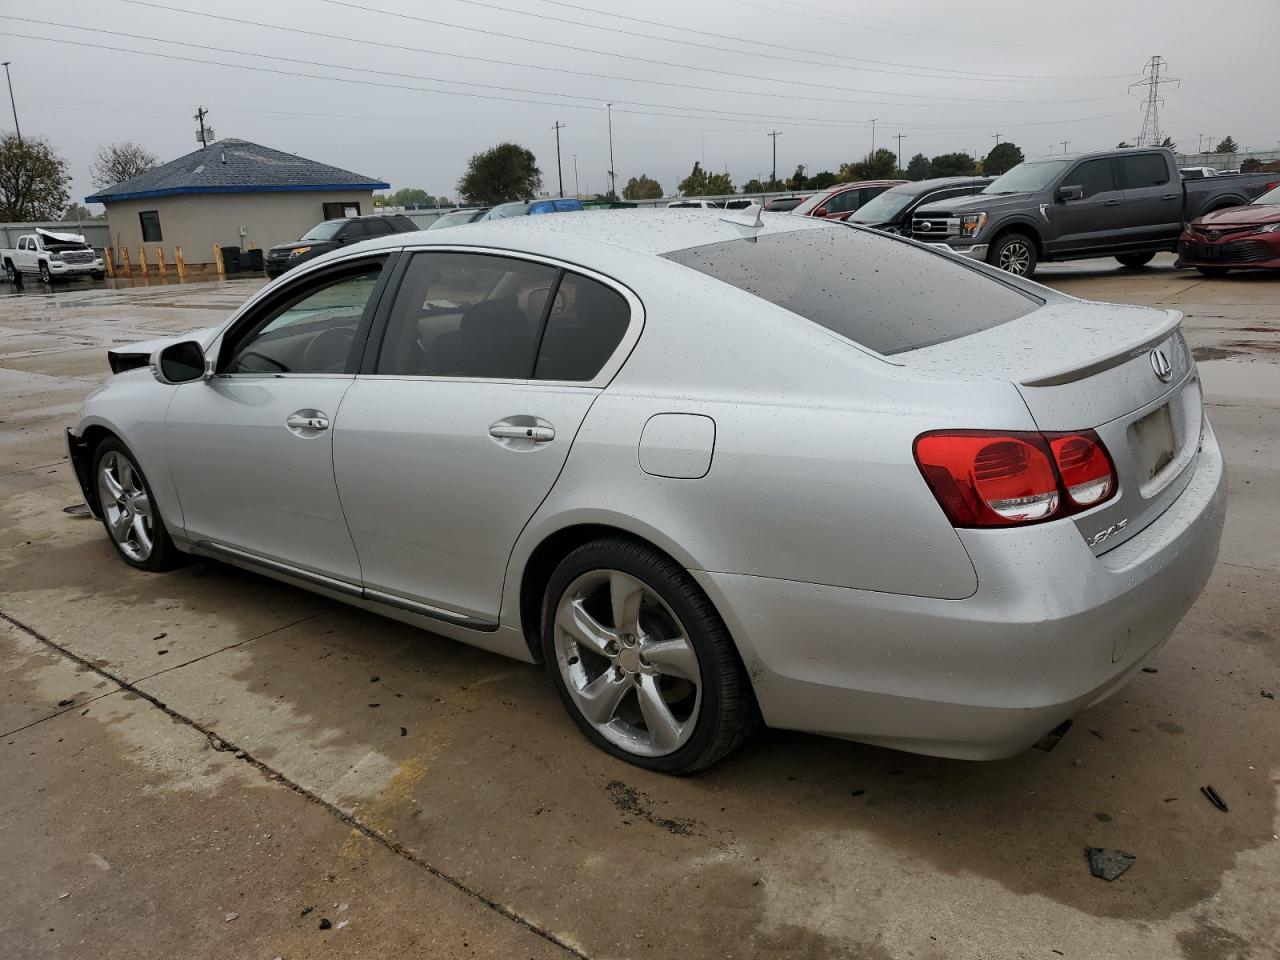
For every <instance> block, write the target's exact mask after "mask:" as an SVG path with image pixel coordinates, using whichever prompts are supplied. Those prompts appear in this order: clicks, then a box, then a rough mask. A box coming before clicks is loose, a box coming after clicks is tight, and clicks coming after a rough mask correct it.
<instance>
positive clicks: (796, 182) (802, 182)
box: [787, 163, 809, 190]
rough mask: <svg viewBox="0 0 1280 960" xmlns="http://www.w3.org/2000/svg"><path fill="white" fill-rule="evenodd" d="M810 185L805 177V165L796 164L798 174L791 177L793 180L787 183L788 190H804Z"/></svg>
mask: <svg viewBox="0 0 1280 960" xmlns="http://www.w3.org/2000/svg"><path fill="white" fill-rule="evenodd" d="M808 184H809V180H808V178H807V177H806V176H805V175H804V164H803V163H798V164H796V172H795V173H793V174H792V175H791V179H790V180H788V181H787V189H789V190H803V189H804V188H805V187H806V186H808Z"/></svg>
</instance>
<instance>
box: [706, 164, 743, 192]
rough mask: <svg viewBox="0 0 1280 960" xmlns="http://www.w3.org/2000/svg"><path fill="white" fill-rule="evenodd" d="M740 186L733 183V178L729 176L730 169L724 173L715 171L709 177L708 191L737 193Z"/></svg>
mask: <svg viewBox="0 0 1280 960" xmlns="http://www.w3.org/2000/svg"><path fill="white" fill-rule="evenodd" d="M737 192H738V188H737V187H735V186H734V185H733V178H732V177H730V176H729V171H728V170H726V171H725V172H724V173H713V174H711V176H709V177H707V193H708V194H712V195H717V194H722V193H737Z"/></svg>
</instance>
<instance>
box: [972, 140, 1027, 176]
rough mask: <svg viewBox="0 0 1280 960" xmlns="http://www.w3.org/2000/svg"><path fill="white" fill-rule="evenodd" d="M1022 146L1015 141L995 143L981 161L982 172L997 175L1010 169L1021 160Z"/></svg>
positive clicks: (987, 174)
mask: <svg viewBox="0 0 1280 960" xmlns="http://www.w3.org/2000/svg"><path fill="white" fill-rule="evenodd" d="M1025 159H1027V158H1026V157H1024V156H1023V155H1022V148H1021V147H1019V146H1018V145H1017V144H1016V143H1009V142H1008V141H1006V142H1004V143H997V144H996V145H995V146H994V147H992V148H991V152H990V153H988V154H987V158H986V159H985V160H983V161H982V172H983V174H984V175H985V176H988V177H998V176H1000V174H1002V173H1004V172H1005V171H1006V170H1012V169H1013V168H1014V167H1016V166H1017V165H1018V164H1020V163H1021V162H1022V161H1023V160H1025Z"/></svg>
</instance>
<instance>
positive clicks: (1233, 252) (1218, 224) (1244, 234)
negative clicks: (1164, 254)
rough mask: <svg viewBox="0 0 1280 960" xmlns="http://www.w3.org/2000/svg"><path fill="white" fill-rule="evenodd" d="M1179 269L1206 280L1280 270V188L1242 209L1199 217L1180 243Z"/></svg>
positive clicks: (1185, 231)
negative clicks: (1192, 270)
mask: <svg viewBox="0 0 1280 960" xmlns="http://www.w3.org/2000/svg"><path fill="white" fill-rule="evenodd" d="M1177 265H1178V266H1179V267H1195V268H1196V269H1197V270H1199V271H1200V272H1201V273H1203V274H1204V275H1205V276H1207V277H1220V276H1223V275H1225V274H1226V272H1227V271H1228V270H1277V269H1280V186H1276V187H1273V188H1272V189H1271V190H1269V191H1268V192H1267V193H1264V194H1263V195H1262V196H1260V197H1258V199H1257V200H1254V201H1253V202H1252V203H1250V204H1246V205H1245V206H1243V207H1228V208H1227V209H1225V210H1215V211H1214V212H1213V213H1206V214H1205V215H1204V216H1203V217H1196V219H1194V220H1192V221H1191V224H1190V225H1189V226H1188V227H1187V229H1186V230H1184V231H1182V236H1181V237H1180V238H1179V240H1178V263H1177Z"/></svg>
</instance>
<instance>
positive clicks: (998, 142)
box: [995, 130, 1000, 147]
mask: <svg viewBox="0 0 1280 960" xmlns="http://www.w3.org/2000/svg"><path fill="white" fill-rule="evenodd" d="M995 140H996V146H997V147H998V146H1000V131H999V130H997V131H996V132H995Z"/></svg>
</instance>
